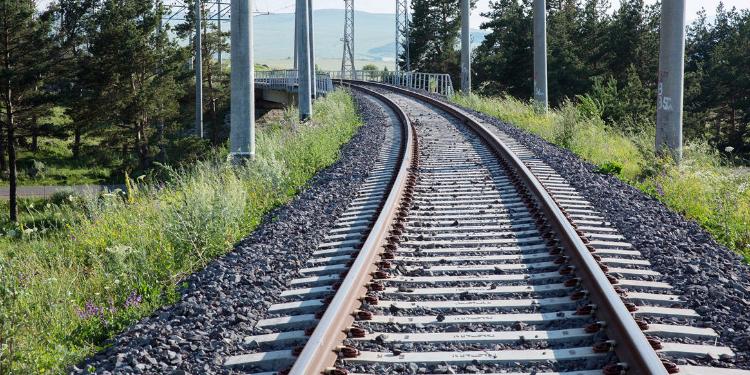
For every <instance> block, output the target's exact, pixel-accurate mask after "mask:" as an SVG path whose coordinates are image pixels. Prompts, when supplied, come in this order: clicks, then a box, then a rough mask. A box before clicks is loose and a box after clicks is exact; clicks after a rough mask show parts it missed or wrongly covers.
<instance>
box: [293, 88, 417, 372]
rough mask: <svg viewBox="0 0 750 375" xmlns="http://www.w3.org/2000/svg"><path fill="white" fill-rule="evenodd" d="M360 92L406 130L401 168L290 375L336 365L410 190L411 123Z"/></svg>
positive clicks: (391, 104) (395, 108) (369, 92)
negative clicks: (396, 118) (395, 116)
mask: <svg viewBox="0 0 750 375" xmlns="http://www.w3.org/2000/svg"><path fill="white" fill-rule="evenodd" d="M356 89H358V90H361V91H363V92H365V93H366V94H367V95H370V96H374V97H376V98H378V99H379V100H381V101H382V102H384V103H385V104H386V105H388V106H389V107H391V109H393V111H394V112H396V114H397V115H398V117H399V120H400V122H401V126H402V127H403V138H402V142H403V143H402V145H403V147H402V149H401V152H402V154H401V155H402V158H401V165H400V167H399V169H398V172H397V174H396V176H395V178H394V179H393V183H392V185H391V186H392V187H391V190H390V192H389V194H388V198H387V199H386V200H385V203H384V204H383V206H382V208H381V211H380V214H379V215H378V218H377V220H376V221H375V224H374V225H373V227H372V229H371V230H370V233H369V234H368V236H367V239H366V240H365V243H364V245H362V249H361V250H360V252H359V255H358V256H357V258H356V259H355V260H354V263H353V264H352V266H351V268H350V269H349V271H348V273H347V274H346V277H345V278H344V280H343V281H342V282H341V286H340V287H339V289H338V291H337V292H336V294H335V296H334V297H333V299H332V301H331V303H330V304H329V305H328V307H327V308H326V311H325V313H324V314H323V316H322V317H321V318H320V321H319V323H318V325H317V326H316V327H315V330H314V331H313V333H312V335H311V336H310V338H309V340H308V341H307V343H306V344H305V347H304V348H303V349H302V352H301V353H300V355H299V356H298V357H297V360H296V361H295V362H294V365H293V366H292V368H291V370H290V372H289V374H290V375H312V374H323V373H326V371H327V370H328V369H330V368H331V367H332V366H333V365H334V364H335V362H336V359H337V356H338V354H337V351H338V348H339V346H340V345H341V343H342V342H343V341H344V339H346V337H347V329H348V328H349V327H350V326H351V325H352V323H353V322H354V317H353V315H352V314H353V312H354V311H355V309H356V308H358V307H359V306H360V305H361V302H360V297H362V296H364V295H365V294H366V293H367V284H368V283H369V282H370V281H371V280H372V276H371V273H372V272H374V271H375V270H376V268H377V266H376V258H377V257H378V256H379V254H380V253H381V252H382V249H383V244H384V243H385V241H386V238H387V236H388V234H389V230H390V229H391V226H392V224H393V222H394V219H395V217H396V215H397V212H398V209H399V208H400V204H401V200H402V197H403V195H404V192H405V191H406V185H407V181H408V177H409V169H410V167H411V163H412V160H413V156H414V155H413V154H414V150H415V147H414V134H413V131H412V130H413V128H412V125H411V122H410V121H409V118H408V116H407V115H406V113H405V112H404V111H403V110H401V109H400V108H399V107H398V105H396V104H395V103H394V102H393V101H391V100H390V99H388V98H387V97H385V96H384V95H381V94H379V93H377V92H375V91H372V90H368V89H366V88H362V87H356Z"/></svg>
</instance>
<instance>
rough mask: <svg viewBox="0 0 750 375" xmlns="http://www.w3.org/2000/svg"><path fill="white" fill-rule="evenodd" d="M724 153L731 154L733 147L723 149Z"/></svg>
mask: <svg viewBox="0 0 750 375" xmlns="http://www.w3.org/2000/svg"><path fill="white" fill-rule="evenodd" d="M724 151H725V152H732V151H734V147H732V146H727V147H724Z"/></svg>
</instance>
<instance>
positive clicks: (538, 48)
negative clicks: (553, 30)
mask: <svg viewBox="0 0 750 375" xmlns="http://www.w3.org/2000/svg"><path fill="white" fill-rule="evenodd" d="M534 105H535V107H536V109H537V111H540V112H547V108H548V106H549V104H548V99H547V4H546V1H545V0H534Z"/></svg>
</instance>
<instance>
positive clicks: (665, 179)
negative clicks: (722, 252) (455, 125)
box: [453, 95, 750, 261]
mask: <svg viewBox="0 0 750 375" xmlns="http://www.w3.org/2000/svg"><path fill="white" fill-rule="evenodd" d="M453 101H454V102H456V103H457V104H460V105H463V106H466V107H468V108H472V109H474V110H477V111H479V112H483V113H486V114H488V115H490V116H493V117H496V118H499V119H501V120H503V121H505V122H508V123H511V124H514V125H515V126H518V127H520V128H522V129H524V130H526V131H529V132H530V133H533V134H536V135H539V136H541V137H542V138H544V139H545V140H547V141H550V142H552V143H554V144H557V145H559V146H562V147H565V148H568V149H570V150H571V151H573V152H574V153H576V154H577V155H579V156H580V157H581V158H583V159H585V160H586V161H589V162H591V163H593V164H595V165H598V166H599V167H600V170H601V171H602V172H605V173H612V174H615V175H616V176H617V177H619V178H620V179H622V180H623V181H625V182H627V183H629V184H631V185H633V186H635V187H637V188H639V189H641V190H642V191H643V192H645V193H647V194H649V195H650V196H652V197H654V198H656V199H658V200H660V201H661V202H663V203H664V204H665V205H667V206H668V207H670V208H671V209H673V210H675V211H677V212H679V213H681V214H683V215H684V216H685V217H687V218H689V219H693V220H695V221H697V222H698V223H699V224H700V225H701V226H702V227H703V228H705V229H706V230H707V231H708V232H710V233H711V234H713V235H714V237H715V238H716V239H717V240H718V241H719V242H720V243H722V244H724V245H725V246H727V247H728V248H730V249H732V250H734V251H736V252H737V253H739V254H742V255H743V256H744V257H745V260H746V261H750V175H748V174H747V173H740V172H739V169H737V168H732V167H731V166H730V165H729V163H727V161H726V160H723V159H722V157H721V156H720V154H719V153H718V152H717V151H716V150H712V149H711V148H710V147H708V146H707V145H706V144H705V143H701V142H692V143H688V144H687V145H685V148H684V159H683V161H682V163H681V164H680V165H675V164H674V163H672V162H670V161H669V160H661V159H659V158H657V157H656V155H655V152H654V145H653V139H654V136H653V129H652V127H649V129H650V130H649V131H645V132H643V133H642V134H623V133H621V132H619V131H617V130H615V129H613V128H611V127H609V126H607V125H605V123H604V122H603V121H602V120H601V118H598V117H597V116H595V115H594V116H592V115H591V114H590V113H591V112H590V111H587V110H586V109H585V108H582V107H580V106H577V105H575V104H573V103H566V104H564V105H563V106H562V107H561V108H559V109H557V110H552V111H550V112H548V113H547V114H538V113H536V112H535V111H534V109H533V107H532V106H531V105H529V104H528V103H525V102H522V101H519V100H517V99H514V98H495V97H481V96H476V95H472V96H454V97H453Z"/></svg>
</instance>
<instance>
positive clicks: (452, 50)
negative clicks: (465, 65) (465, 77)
mask: <svg viewBox="0 0 750 375" xmlns="http://www.w3.org/2000/svg"><path fill="white" fill-rule="evenodd" d="M459 4H460V3H459V2H458V1H455V0H413V1H412V2H411V9H412V15H411V19H410V20H409V28H410V44H409V49H408V50H409V52H410V58H411V69H412V70H417V71H421V72H429V73H448V74H450V75H451V79H452V80H453V82H458V80H459V70H460V67H459V65H460V61H461V53H460V50H459V48H460V44H459V38H460V36H461V9H460V6H459ZM475 4H476V0H471V7H472V8H473V7H474V6H475ZM405 60H406V59H405V56H400V58H399V61H398V64H399V66H400V67H401V68H402V69H405V64H406V63H405Z"/></svg>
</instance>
